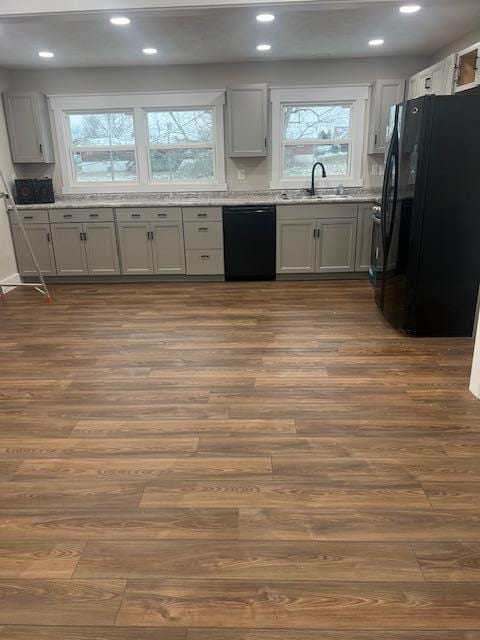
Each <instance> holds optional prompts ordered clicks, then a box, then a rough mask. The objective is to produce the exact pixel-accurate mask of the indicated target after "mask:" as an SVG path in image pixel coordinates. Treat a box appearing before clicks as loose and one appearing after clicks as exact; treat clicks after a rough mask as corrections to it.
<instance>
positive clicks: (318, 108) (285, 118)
mask: <svg viewBox="0 0 480 640" xmlns="http://www.w3.org/2000/svg"><path fill="white" fill-rule="evenodd" d="M271 98H272V183H271V186H272V187H273V188H300V187H307V186H308V185H309V182H310V176H311V173H312V167H313V165H314V163H315V162H322V163H323V164H324V166H325V169H326V173H327V178H326V179H323V178H322V177H321V172H318V173H317V180H318V181H319V186H324V187H335V186H337V185H338V184H340V183H342V184H344V185H345V186H361V185H362V183H363V181H362V176H361V165H362V152H363V132H364V126H365V103H366V100H367V98H368V88H367V87H361V86H359V87H321V88H302V89H300V88H298V89H297V88H295V89H272V91H271Z"/></svg>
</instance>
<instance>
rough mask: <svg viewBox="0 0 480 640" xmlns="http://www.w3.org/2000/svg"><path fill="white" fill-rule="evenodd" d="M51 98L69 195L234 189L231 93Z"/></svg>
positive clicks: (60, 156) (64, 183)
mask: <svg viewBox="0 0 480 640" xmlns="http://www.w3.org/2000/svg"><path fill="white" fill-rule="evenodd" d="M49 100H50V107H51V109H52V111H53V118H54V122H55V127H56V133H57V138H58V148H59V161H60V162H59V164H60V168H61V171H62V181H63V193H108V192H110V193H112V192H119V191H144V192H148V191H185V190H188V189H192V190H197V191H202V190H204V191H205V190H217V191H223V190H226V188H227V185H226V184H225V157H224V142H223V139H224V130H223V105H224V101H225V92H224V91H198V92H195V93H187V92H178V93H170V92H165V93H156V94H155V93H151V94H125V95H117V94H112V95H85V96H75V95H72V96H50V98H49Z"/></svg>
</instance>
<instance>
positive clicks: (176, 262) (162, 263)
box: [150, 222, 185, 274]
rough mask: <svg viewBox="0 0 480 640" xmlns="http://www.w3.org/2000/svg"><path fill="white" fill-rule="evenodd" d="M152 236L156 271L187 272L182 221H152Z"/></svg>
mask: <svg viewBox="0 0 480 640" xmlns="http://www.w3.org/2000/svg"><path fill="white" fill-rule="evenodd" d="M150 238H151V245H152V252H153V270H154V273H164V274H175V273H176V274H183V273H185V248H184V244H183V226H182V223H181V222H152V223H151V228H150Z"/></svg>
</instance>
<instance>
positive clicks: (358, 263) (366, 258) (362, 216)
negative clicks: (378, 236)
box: [355, 204, 373, 271]
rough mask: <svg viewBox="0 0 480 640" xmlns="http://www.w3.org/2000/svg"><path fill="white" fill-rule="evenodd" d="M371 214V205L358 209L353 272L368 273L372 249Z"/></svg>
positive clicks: (361, 206)
mask: <svg viewBox="0 0 480 640" xmlns="http://www.w3.org/2000/svg"><path fill="white" fill-rule="evenodd" d="M372 231H373V212H372V205H371V204H365V205H360V206H359V209H358V226H357V246H356V250H355V271H368V270H369V268H370V254H371V249H372Z"/></svg>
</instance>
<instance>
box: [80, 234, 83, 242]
mask: <svg viewBox="0 0 480 640" xmlns="http://www.w3.org/2000/svg"><path fill="white" fill-rule="evenodd" d="M80 242H83V232H82V231H80Z"/></svg>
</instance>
